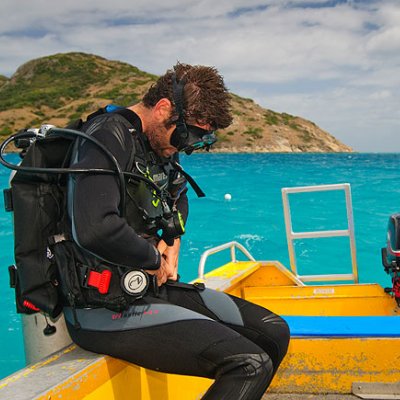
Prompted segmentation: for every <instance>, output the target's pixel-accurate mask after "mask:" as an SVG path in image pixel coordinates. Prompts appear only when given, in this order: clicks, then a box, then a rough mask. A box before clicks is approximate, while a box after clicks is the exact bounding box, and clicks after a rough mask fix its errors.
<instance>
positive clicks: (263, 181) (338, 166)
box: [0, 153, 400, 378]
mask: <svg viewBox="0 0 400 400" xmlns="http://www.w3.org/2000/svg"><path fill="white" fill-rule="evenodd" d="M8 159H10V160H14V161H16V160H18V157H17V156H16V155H9V156H8ZM181 162H182V164H183V166H184V167H185V169H186V170H187V171H188V172H189V173H190V174H191V175H192V176H193V177H194V178H195V179H196V181H197V183H198V184H199V185H200V187H201V188H202V189H203V190H204V191H205V193H206V195H207V197H205V198H197V197H196V195H195V193H194V192H193V190H189V198H190V212H189V220H188V223H187V227H186V228H187V233H186V234H185V236H184V237H183V242H182V250H181V255H180V261H179V265H180V275H181V277H182V280H184V281H189V280H191V279H193V278H195V277H196V276H197V267H198V263H199V260H200V256H201V254H202V253H203V252H204V251H205V250H206V249H209V248H211V247H214V246H217V245H220V244H222V243H226V242H229V241H232V240H236V241H238V242H240V243H242V244H243V245H245V246H246V247H247V248H248V249H249V251H250V253H251V254H252V255H253V256H254V257H255V258H256V259H261V260H267V259H269V260H279V261H281V262H282V263H283V264H285V265H288V251H287V243H286V236H285V226H284V219H283V208H282V200H281V188H283V187H293V186H305V185H321V184H334V183H350V184H351V190H352V198H353V209H354V222H355V231H356V247H357V261H358V269H359V276H360V281H361V282H378V283H380V284H382V285H383V286H389V285H390V278H389V277H388V275H386V274H385V272H384V271H383V268H382V266H381V260H380V249H381V247H383V246H384V245H385V237H386V226H387V221H388V217H389V215H390V214H392V213H395V212H399V211H400V185H399V184H398V180H399V176H400V154H212V153H211V154H193V155H192V156H190V157H188V156H184V157H182V159H181ZM8 180H9V171H8V170H7V169H5V168H4V167H2V166H1V168H0V188H1V189H3V188H5V187H7V186H8ZM228 193H229V194H230V195H231V197H232V198H231V200H230V201H227V200H225V194H228ZM0 199H1V200H0V201H1V204H0V246H1V247H0V248H1V253H0V288H1V291H0V293H1V297H2V302H1V304H2V307H1V308H0V343H2V346H0V378H2V377H4V376H6V375H8V374H10V373H11V372H14V371H16V370H17V369H19V368H22V367H23V366H24V365H25V360H24V351H23V341H22V332H21V323H20V317H19V316H18V315H17V314H16V313H15V306H14V298H13V295H14V294H13V291H12V290H11V289H9V283H8V271H7V267H8V266H9V265H11V264H13V262H14V261H13V234H12V214H11V213H6V212H5V211H4V202H3V197H2V196H1V197H0ZM290 205H291V210H292V215H293V226H294V231H310V230H324V229H346V228H347V225H346V211H345V199H344V193H343V191H335V192H323V193H311V194H293V195H290ZM295 248H296V255H297V263H298V270H299V273H300V274H308V273H321V274H323V273H343V272H350V271H351V264H350V251H349V241H348V239H347V238H325V239H304V240H297V241H296V243H295ZM239 258H240V256H239ZM228 259H229V251H228V250H227V251H225V252H223V253H221V254H218V255H214V256H211V258H210V259H209V261H208V262H207V265H206V270H210V269H212V268H214V267H216V266H219V265H221V264H222V263H224V262H225V261H227V260H228Z"/></svg>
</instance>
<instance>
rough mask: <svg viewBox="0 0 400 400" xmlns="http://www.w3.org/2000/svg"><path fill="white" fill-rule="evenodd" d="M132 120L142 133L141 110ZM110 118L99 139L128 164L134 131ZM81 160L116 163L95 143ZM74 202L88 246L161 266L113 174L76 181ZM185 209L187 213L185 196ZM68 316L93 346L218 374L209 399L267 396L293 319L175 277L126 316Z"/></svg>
mask: <svg viewBox="0 0 400 400" xmlns="http://www.w3.org/2000/svg"><path fill="white" fill-rule="evenodd" d="M125 117H127V118H128V119H129V120H130V121H131V123H133V126H134V127H135V129H136V131H140V130H141V123H140V120H139V118H138V117H137V116H136V114H134V113H131V112H129V113H127V114H126V115H125ZM110 121H111V122H112V123H105V124H104V123H103V125H102V126H100V127H97V129H96V130H95V131H94V133H93V136H94V137H96V138H97V139H98V140H100V141H101V142H103V143H104V144H105V145H106V146H107V147H108V148H109V149H110V150H111V151H112V152H113V153H114V155H115V157H116V158H117V160H118V161H119V162H120V164H121V167H122V168H126V166H127V165H128V162H129V161H128V160H129V157H130V154H129V145H128V143H130V140H129V135H131V134H132V133H131V132H129V130H128V129H126V127H124V126H122V125H121V124H118V123H117V124H116V123H115V121H113V120H112V119H111V120H109V122H110ZM94 123H96V122H94ZM110 132H112V133H110ZM79 164H80V165H81V166H82V167H89V168H90V167H97V168H98V167H102V166H104V167H109V165H107V161H105V160H104V155H103V154H101V152H99V151H98V150H97V149H95V148H92V147H91V146H90V145H87V146H86V147H85V146H84V147H83V148H82V150H81V152H80V154H79ZM70 200H72V202H73V216H72V217H73V231H74V235H75V239H76V240H77V241H78V242H79V243H80V245H81V246H83V247H84V248H86V249H87V250H89V251H90V252H92V253H94V254H96V255H97V256H100V257H103V258H104V259H106V260H109V261H112V262H114V263H119V264H122V265H132V264H134V265H141V266H142V267H144V268H147V269H151V268H157V267H158V265H159V260H158V259H157V256H156V255H155V254H154V247H153V246H152V245H151V244H149V243H148V242H147V241H146V240H145V239H143V238H142V237H140V236H138V235H137V234H136V232H134V230H133V229H132V228H131V227H130V226H129V224H128V223H127V221H126V220H125V219H124V218H121V217H120V216H119V209H118V207H119V201H120V196H119V187H118V183H117V180H116V178H115V177H114V176H104V175H102V176H96V175H90V176H81V177H79V178H77V179H76V182H75V184H74V195H73V198H72V199H70ZM179 208H180V209H181V211H182V212H183V213H184V214H185V215H187V198H186V196H185V195H183V196H182V198H181V199H180V202H179ZM88 230H89V231H90V232H87V231H88ZM157 292H158V293H157ZM65 317H66V321H67V326H68V329H69V332H70V335H71V337H72V339H73V340H74V341H75V342H76V343H77V344H78V345H80V346H81V347H83V348H85V349H87V350H90V351H93V352H97V353H103V354H109V355H111V356H114V357H117V358H120V359H123V360H127V361H130V362H132V363H135V364H138V365H141V366H143V367H146V368H150V369H153V370H157V371H162V372H169V373H175V374H184V375H195V376H202V377H207V378H212V379H215V382H214V384H213V385H212V386H211V387H210V389H209V390H208V391H207V393H206V394H205V395H204V397H203V399H215V400H217V399H218V400H225V399H226V400H234V399H241V400H242V399H243V400H244V399H254V400H256V399H260V398H261V397H262V395H263V393H264V392H265V390H266V388H267V387H268V386H269V384H270V381H271V379H272V377H273V375H274V374H275V372H276V370H277V368H278V366H279V364H280V362H281V361H282V359H283V357H284V356H285V354H286V351H287V346H288V342H289V330H288V327H287V324H286V323H285V322H284V321H283V320H282V319H281V318H280V317H279V316H277V315H275V314H273V313H272V312H270V311H268V310H266V309H264V308H262V307H259V306H257V305H254V304H252V303H249V302H247V301H244V300H242V299H240V298H236V297H233V296H228V295H227V294H225V293H222V292H217V291H214V290H211V289H205V290H201V288H196V287H193V286H192V285H180V284H179V283H173V282H170V283H168V284H165V285H163V286H162V287H160V288H159V289H158V290H156V288H152V287H151V288H150V289H149V291H148V292H147V294H146V295H145V296H144V297H143V298H142V299H140V300H136V301H135V302H134V303H133V304H132V305H131V306H130V307H129V309H128V310H126V311H124V312H122V313H121V312H117V311H110V310H108V309H106V308H93V309H77V310H76V316H74V315H73V312H72V310H71V309H70V308H66V309H65ZM75 317H77V319H78V321H79V323H80V327H79V328H78V329H77V328H76V327H74V321H75Z"/></svg>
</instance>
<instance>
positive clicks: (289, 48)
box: [0, 0, 400, 152]
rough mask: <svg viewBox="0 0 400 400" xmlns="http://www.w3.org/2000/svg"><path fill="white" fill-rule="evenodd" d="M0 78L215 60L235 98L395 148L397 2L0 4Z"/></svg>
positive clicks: (372, 145)
mask: <svg viewBox="0 0 400 400" xmlns="http://www.w3.org/2000/svg"><path fill="white" fill-rule="evenodd" d="M0 22H1V23H0V74H3V75H6V76H11V75H12V74H13V73H14V72H15V70H16V68H17V67H18V66H20V65H21V64H23V63H24V62H26V61H29V60H31V59H34V58H38V57H41V56H45V55H50V54H54V53H59V52H68V51H83V52H88V53H93V54H97V55H100V56H103V57H106V58H109V59H115V60H121V61H125V62H128V63H130V64H132V65H135V66H137V67H139V68H140V69H143V70H145V71H148V72H152V73H155V74H162V73H163V72H164V71H165V70H166V69H167V68H169V67H170V66H171V65H173V64H175V62H176V61H178V60H179V61H181V62H187V63H193V64H206V65H215V66H216V67H217V68H218V69H219V70H220V71H221V73H222V74H223V75H224V77H225V81H226V83H227V86H228V87H229V88H230V89H231V90H232V91H233V92H234V93H236V94H239V95H241V96H244V97H251V98H253V99H254V100H255V101H256V102H257V103H259V104H260V105H262V106H263V107H266V108H270V109H272V110H275V111H279V112H288V113H290V114H293V115H299V116H302V117H305V118H307V119H310V120H312V121H314V122H315V123H317V124H318V125H319V126H320V127H321V128H323V129H325V130H327V131H328V132H330V133H331V134H332V135H334V136H336V137H337V138H338V139H339V140H341V141H342V142H344V143H346V144H348V145H350V146H352V147H353V148H354V149H355V150H356V151H371V152H400V68H399V67H400V0H347V1H346V0H307V1H302V0H267V1H256V0H232V1H215V0H187V1H183V0H165V1H163V2H155V1H150V0H137V1H136V0H135V1H132V0H130V1H129V0H114V1H109V0H108V1H104V0H96V1H94V0H85V1H82V0H80V1H77V0H69V1H68V2H67V1H65V2H62V3H61V2H57V1H50V0H35V1H26V0H2V1H1V3H0Z"/></svg>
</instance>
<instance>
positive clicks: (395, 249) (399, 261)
mask: <svg viewBox="0 0 400 400" xmlns="http://www.w3.org/2000/svg"><path fill="white" fill-rule="evenodd" d="M382 263H383V266H384V268H385V271H386V272H387V273H388V274H392V273H393V272H394V271H400V214H392V215H391V216H390V217H389V222H388V227H387V236H386V247H385V248H383V249H382Z"/></svg>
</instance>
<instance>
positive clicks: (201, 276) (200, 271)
mask: <svg viewBox="0 0 400 400" xmlns="http://www.w3.org/2000/svg"><path fill="white" fill-rule="evenodd" d="M227 249H230V251H231V262H237V259H236V249H238V250H240V251H241V252H242V253H243V254H244V255H245V256H246V257H247V258H248V259H249V260H250V261H255V258H254V257H253V256H252V255H251V254H250V252H249V251H248V250H247V249H246V248H245V247H244V246H243V245H241V244H240V243H238V242H236V241H232V242H228V243H224V244H221V245H220V246H216V247H213V248H211V249H208V250H206V251H205V252H204V253H203V254H202V255H201V258H200V262H199V269H198V274H199V276H198V279H201V280H203V279H204V268H205V265H206V262H207V258H208V257H209V256H211V255H213V254H215V253H219V252H221V251H223V250H227Z"/></svg>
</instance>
